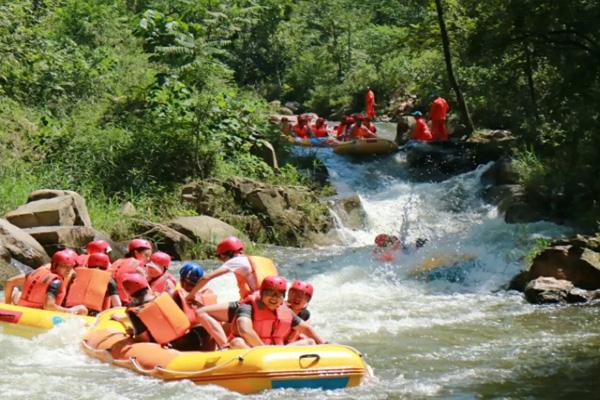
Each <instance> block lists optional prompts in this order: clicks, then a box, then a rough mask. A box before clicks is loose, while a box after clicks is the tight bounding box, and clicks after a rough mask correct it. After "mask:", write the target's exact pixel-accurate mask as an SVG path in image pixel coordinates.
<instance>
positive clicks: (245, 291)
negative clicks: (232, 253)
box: [235, 256, 279, 299]
mask: <svg viewBox="0 0 600 400" xmlns="http://www.w3.org/2000/svg"><path fill="white" fill-rule="evenodd" d="M246 257H247V258H248V262H249V263H250V266H251V267H252V274H254V278H255V280H256V288H251V287H250V285H249V284H248V282H247V281H246V278H245V277H243V276H241V275H238V274H235V279H236V281H237V284H238V288H239V290H240V299H244V298H246V297H247V296H248V295H249V294H251V293H253V292H254V291H256V290H258V288H259V287H260V285H261V283H262V281H263V279H265V278H266V277H267V276H276V275H279V272H278V271H277V267H276V266H275V263H273V260H271V259H269V258H266V257H259V256H246Z"/></svg>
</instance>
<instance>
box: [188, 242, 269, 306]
mask: <svg viewBox="0 0 600 400" xmlns="http://www.w3.org/2000/svg"><path fill="white" fill-rule="evenodd" d="M215 253H216V256H217V258H218V259H219V260H221V261H222V262H223V265H221V266H220V267H219V268H217V269H215V270H214V271H211V272H209V273H207V274H206V275H204V276H203V277H202V278H201V279H200V280H199V281H198V283H197V284H196V286H195V287H194V289H192V290H191V291H190V293H189V295H188V300H190V301H191V300H193V298H194V296H195V295H196V292H197V291H198V290H200V289H202V288H203V287H204V285H206V284H207V283H208V282H210V281H211V280H212V279H214V278H217V277H219V276H221V275H225V274H227V273H229V272H233V273H234V275H235V278H236V280H237V283H238V288H239V290H240V299H243V298H245V297H246V296H248V295H249V294H251V293H253V292H255V291H256V290H258V288H259V285H260V283H261V282H262V279H263V278H264V277H265V276H269V275H277V274H278V272H277V268H276V267H274V264H272V266H270V267H265V266H263V265H258V264H256V263H255V262H254V261H253V259H252V257H251V256H246V255H244V243H243V242H242V241H241V240H240V239H239V238H237V237H235V236H228V237H226V238H225V239H223V240H222V241H220V242H219V244H217V247H216V249H215Z"/></svg>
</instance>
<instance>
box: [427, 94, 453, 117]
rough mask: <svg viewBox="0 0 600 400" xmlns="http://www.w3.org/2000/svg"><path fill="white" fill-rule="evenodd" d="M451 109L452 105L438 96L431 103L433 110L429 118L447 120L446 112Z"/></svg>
mask: <svg viewBox="0 0 600 400" xmlns="http://www.w3.org/2000/svg"><path fill="white" fill-rule="evenodd" d="M448 111H450V107H449V106H448V102H447V101H446V100H445V99H443V98H441V97H437V98H436V99H435V100H434V101H433V103H431V110H430V111H429V119H430V120H432V121H433V120H445V119H446V114H448Z"/></svg>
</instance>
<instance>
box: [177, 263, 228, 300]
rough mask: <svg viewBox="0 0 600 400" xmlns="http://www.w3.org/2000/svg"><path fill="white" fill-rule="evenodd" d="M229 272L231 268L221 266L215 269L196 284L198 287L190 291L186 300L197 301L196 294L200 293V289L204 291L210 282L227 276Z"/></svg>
mask: <svg viewBox="0 0 600 400" xmlns="http://www.w3.org/2000/svg"><path fill="white" fill-rule="evenodd" d="M228 272H230V270H229V268H227V267H223V266H221V267H219V268H217V269H215V270H214V271H211V272H209V273H208V274H206V275H204V276H203V277H202V278H200V279H199V280H198V283H196V286H194V288H193V289H192V290H190V292H189V293H188V295H187V296H186V300H188V301H192V300H195V296H196V293H198V291H199V290H200V289H202V288H203V287H204V286H205V285H206V284H207V283H208V282H210V280H211V279H215V278H217V277H219V276H221V275H225V274H226V273H228Z"/></svg>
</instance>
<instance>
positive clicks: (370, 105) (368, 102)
mask: <svg viewBox="0 0 600 400" xmlns="http://www.w3.org/2000/svg"><path fill="white" fill-rule="evenodd" d="M365 109H366V114H367V117H369V119H374V118H375V93H374V92H373V90H371V88H370V87H369V86H367V93H366V94H365Z"/></svg>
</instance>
